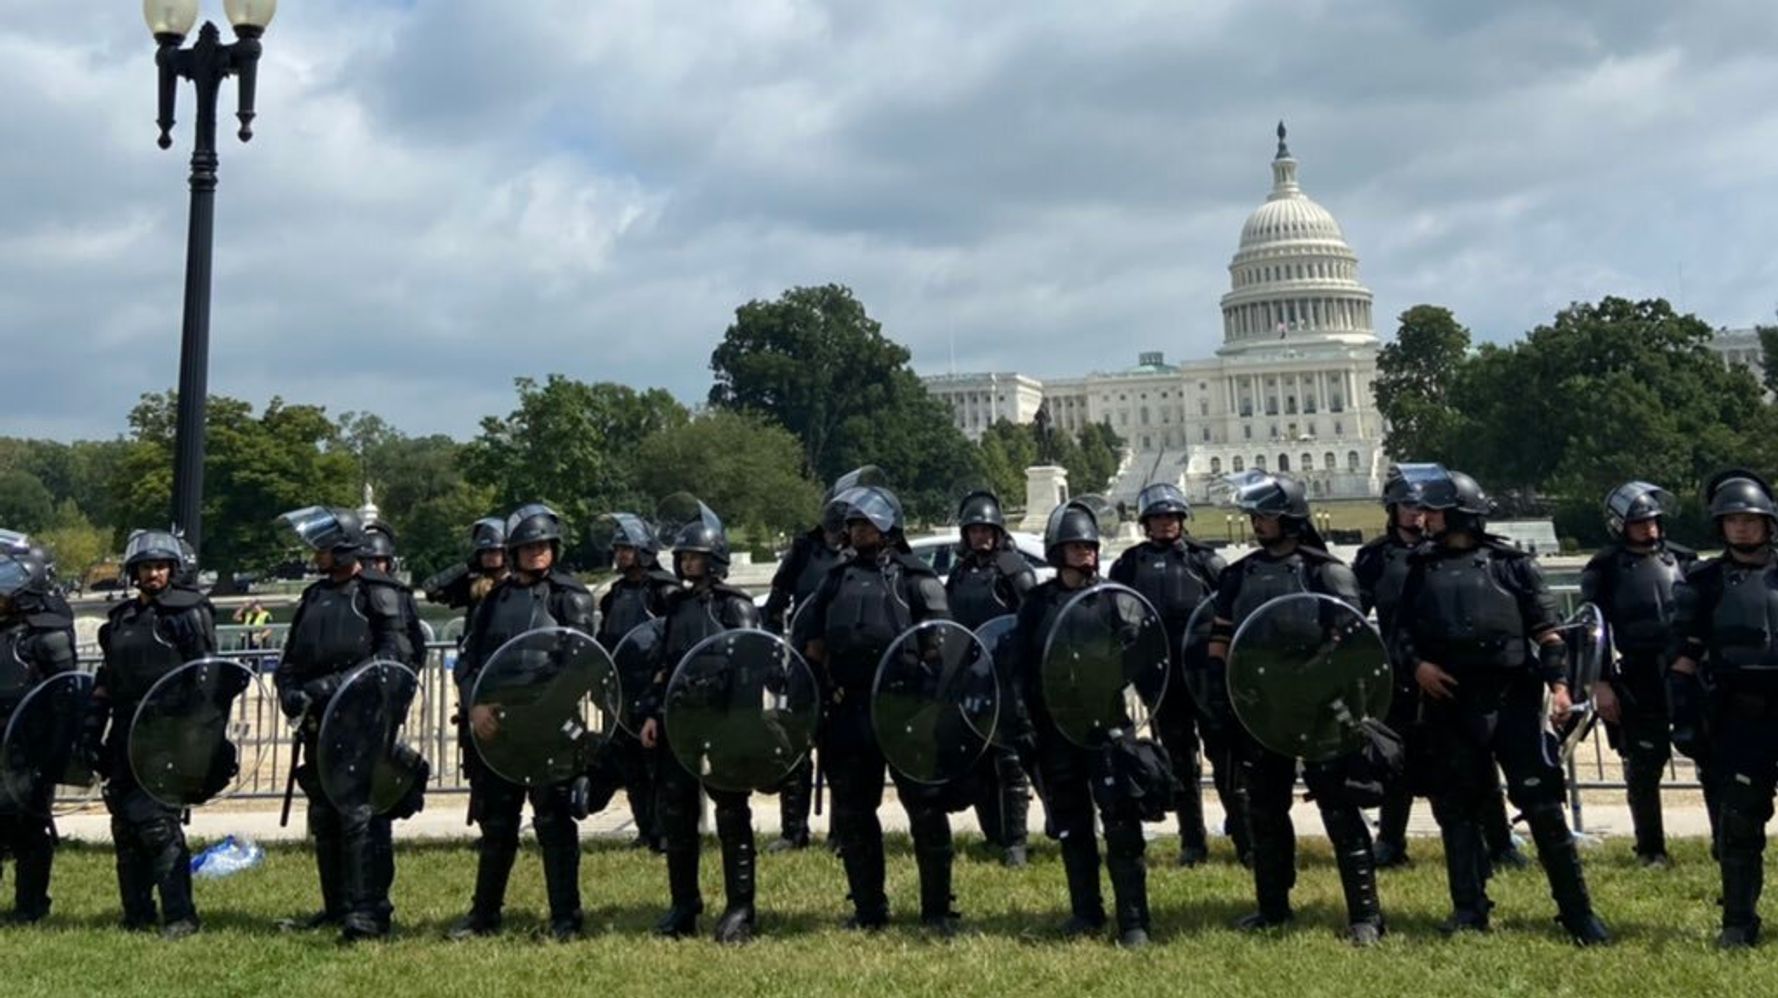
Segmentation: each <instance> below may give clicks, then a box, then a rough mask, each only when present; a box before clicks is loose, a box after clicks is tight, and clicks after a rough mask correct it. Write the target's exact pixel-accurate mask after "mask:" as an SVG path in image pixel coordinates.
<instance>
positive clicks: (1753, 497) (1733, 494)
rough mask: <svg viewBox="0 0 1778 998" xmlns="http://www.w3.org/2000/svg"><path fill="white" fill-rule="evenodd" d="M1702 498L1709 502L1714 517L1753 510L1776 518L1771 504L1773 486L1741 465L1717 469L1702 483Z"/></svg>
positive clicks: (1776, 512)
mask: <svg viewBox="0 0 1778 998" xmlns="http://www.w3.org/2000/svg"><path fill="white" fill-rule="evenodd" d="M1704 500H1705V501H1706V502H1707V503H1709V504H1710V518H1711V519H1713V520H1720V519H1722V518H1723V517H1725V516H1728V515H1729V514H1730V513H1753V514H1755V515H1757V516H1763V517H1765V518H1766V519H1768V520H1778V508H1775V507H1774V506H1773V504H1772V487H1771V486H1770V485H1768V484H1766V480H1765V479H1764V478H1761V477H1760V476H1759V475H1757V474H1755V473H1753V472H1751V471H1747V470H1746V469H1743V468H1732V469H1730V470H1728V471H1722V472H1718V473H1717V474H1716V475H1715V476H1714V477H1712V478H1711V479H1710V481H1709V483H1708V484H1706V485H1705V486H1704Z"/></svg>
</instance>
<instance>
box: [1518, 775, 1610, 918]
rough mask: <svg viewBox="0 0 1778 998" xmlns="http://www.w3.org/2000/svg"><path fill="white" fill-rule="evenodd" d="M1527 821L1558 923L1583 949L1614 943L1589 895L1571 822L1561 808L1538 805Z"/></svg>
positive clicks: (1527, 817)
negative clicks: (1545, 876) (1547, 881)
mask: <svg viewBox="0 0 1778 998" xmlns="http://www.w3.org/2000/svg"><path fill="white" fill-rule="evenodd" d="M1525 820H1526V822H1527V823H1528V824H1530V826H1531V837H1532V841H1534V842H1536V843H1537V858H1538V861H1539V862H1541V863H1542V864H1543V870H1544V873H1545V875H1547V876H1548V877H1549V880H1550V895H1551V896H1552V897H1554V898H1555V901H1556V910H1557V912H1558V915H1557V921H1559V922H1561V923H1562V928H1564V929H1566V930H1568V935H1569V936H1570V937H1571V938H1573V940H1574V942H1575V943H1576V944H1577V945H1580V946H1599V945H1603V944H1605V943H1609V942H1611V933H1609V932H1607V931H1606V929H1605V923H1603V922H1601V921H1600V920H1599V917H1598V916H1597V915H1595V914H1594V913H1593V901H1592V898H1590V897H1589V896H1588V895H1587V881H1586V877H1585V875H1583V874H1582V873H1581V868H1580V850H1578V849H1576V848H1575V845H1574V836H1573V835H1571V834H1570V833H1569V831H1568V820H1567V818H1566V816H1565V815H1563V813H1562V805H1560V804H1553V803H1551V804H1539V805H1537V806H1535V807H1530V808H1527V809H1526V811H1525Z"/></svg>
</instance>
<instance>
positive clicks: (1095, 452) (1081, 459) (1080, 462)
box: [1063, 422, 1124, 494]
mask: <svg viewBox="0 0 1778 998" xmlns="http://www.w3.org/2000/svg"><path fill="white" fill-rule="evenodd" d="M1075 443H1076V447H1075V452H1076V456H1075V457H1074V460H1073V462H1072V463H1065V464H1064V465H1063V467H1065V468H1067V469H1068V490H1069V491H1070V492H1073V493H1079V494H1084V493H1088V492H1103V491H1105V489H1106V488H1107V487H1108V486H1110V484H1111V478H1112V476H1113V475H1116V474H1117V466H1118V464H1119V463H1120V461H1121V459H1122V456H1123V455H1122V452H1123V447H1124V441H1123V438H1122V437H1119V436H1118V435H1117V431H1116V430H1113V429H1112V428H1111V424H1110V423H1104V422H1100V423H1088V424H1087V425H1086V426H1083V427H1081V429H1080V434H1079V435H1078V436H1077V437H1075Z"/></svg>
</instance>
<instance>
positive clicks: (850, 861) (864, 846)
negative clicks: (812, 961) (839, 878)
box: [840, 834, 889, 931]
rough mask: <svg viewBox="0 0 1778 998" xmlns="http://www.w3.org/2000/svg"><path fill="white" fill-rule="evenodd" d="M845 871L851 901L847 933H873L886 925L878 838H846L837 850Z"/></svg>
mask: <svg viewBox="0 0 1778 998" xmlns="http://www.w3.org/2000/svg"><path fill="white" fill-rule="evenodd" d="M840 862H841V864H842V865H843V866H844V867H845V868H846V886H847V888H848V891H849V893H848V895H847V896H848V897H849V898H851V900H852V917H851V918H848V919H847V920H846V927H847V928H849V929H863V930H865V931H874V930H876V929H880V928H882V927H883V926H885V925H888V924H889V897H888V895H886V894H884V893H883V839H882V836H881V835H880V834H879V835H874V836H873V835H859V836H854V837H850V838H848V839H847V840H846V841H845V842H844V843H842V844H841V847H840Z"/></svg>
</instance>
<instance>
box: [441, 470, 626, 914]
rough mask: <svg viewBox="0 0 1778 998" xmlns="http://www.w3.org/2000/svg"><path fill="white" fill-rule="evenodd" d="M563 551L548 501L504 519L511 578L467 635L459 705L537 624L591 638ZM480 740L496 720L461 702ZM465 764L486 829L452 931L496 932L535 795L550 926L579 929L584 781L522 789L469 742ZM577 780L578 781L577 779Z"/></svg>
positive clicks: (477, 816)
mask: <svg viewBox="0 0 1778 998" xmlns="http://www.w3.org/2000/svg"><path fill="white" fill-rule="evenodd" d="M561 549H562V520H561V517H559V516H558V515H556V512H555V511H554V510H552V509H550V508H549V507H548V506H545V505H543V504H542V503H530V504H527V505H524V506H520V507H519V508H518V509H516V510H514V511H513V512H512V514H511V515H510V516H508V517H507V518H506V556H507V562H508V564H509V565H510V566H511V571H510V573H509V574H508V575H507V576H506V578H504V579H502V580H501V581H500V582H498V583H496V584H495V586H494V588H493V589H491V590H489V591H488V595H487V596H486V597H484V598H483V599H482V601H481V603H480V604H479V605H478V606H477V607H476V609H475V616H474V618H473V619H472V620H471V621H470V623H469V629H468V630H467V631H466V632H464V635H463V653H462V654H461V655H460V656H459V657H458V659H457V666H456V669H455V675H454V676H453V677H452V678H453V679H454V680H455V682H456V684H457V692H458V703H460V704H464V705H469V704H471V703H472V698H471V693H472V692H473V691H474V689H475V681H476V677H477V676H478V675H479V674H480V672H481V669H482V667H483V666H484V665H486V664H487V661H488V659H489V657H490V656H492V655H493V654H494V652H496V651H498V650H499V648H500V646H501V645H504V644H505V643H506V642H508V641H510V640H511V639H513V638H515V637H518V636H519V635H521V634H524V633H526V632H528V631H533V630H536V629H537V628H540V627H568V628H573V629H575V630H578V631H581V632H584V633H585V634H587V635H588V636H589V637H590V636H591V635H592V633H593V631H594V625H593V594H592V593H591V592H589V591H588V590H587V588H586V586H584V585H582V584H581V582H580V580H578V579H576V578H575V577H574V576H572V575H570V574H568V573H567V572H566V571H564V570H563V569H562V568H561V567H560V566H559V565H558V562H557V559H558V558H559V557H560V555H561ZM463 709H464V711H465V713H466V714H467V717H468V727H469V729H470V731H471V732H472V733H473V734H474V736H475V737H477V738H479V739H483V740H486V739H489V738H491V737H493V735H494V734H495V733H496V732H497V730H498V726H499V719H498V715H497V713H496V711H495V709H494V708H493V707H492V706H491V705H485V704H476V705H474V706H466V707H464V708H463ZM464 759H465V761H466V763H467V764H468V766H469V784H470V802H471V803H470V817H471V818H472V819H473V820H474V821H475V822H476V824H477V825H478V826H479V827H480V829H481V838H480V840H479V841H478V842H477V843H476V854H477V862H476V872H475V895H474V897H473V899H472V901H471V903H470V908H469V912H468V914H466V915H464V916H463V917H462V918H461V919H458V921H457V923H456V924H455V925H454V926H452V927H451V929H450V931H449V933H448V935H449V937H450V938H451V939H455V940H462V939H469V938H473V937H475V936H485V935H492V934H493V933H495V932H498V931H499V930H500V923H501V909H502V908H503V907H504V906H505V903H506V884H507V880H508V879H509V878H510V877H511V875H512V865H513V862H514V861H515V860H516V859H517V857H518V852H519V830H520V828H521V825H520V817H521V815H522V813H523V811H524V807H525V800H526V798H527V797H528V798H529V799H530V801H531V815H532V827H533V828H534V829H535V830H536V832H537V846H538V851H539V852H541V853H542V854H543V882H544V891H545V893H546V894H547V895H548V898H549V933H550V936H551V937H552V938H554V939H556V940H558V941H566V940H569V939H572V938H575V937H577V936H579V935H580V932H581V928H582V924H583V921H584V915H583V913H582V911H581V907H580V827H579V825H578V824H577V823H576V820H577V817H578V816H580V815H582V814H584V812H580V813H579V814H577V802H576V800H575V797H576V794H577V793H578V794H580V795H582V797H583V798H584V795H586V794H587V793H588V789H587V786H586V778H585V777H578V778H575V779H571V780H564V781H561V782H557V783H551V784H543V785H538V786H533V787H529V788H527V787H525V786H523V785H521V784H518V783H513V782H511V781H509V780H506V779H504V778H502V777H501V776H500V775H499V774H497V773H495V772H494V771H493V770H492V769H490V768H489V767H488V766H487V765H486V764H485V763H483V762H482V760H481V756H480V755H479V754H477V752H476V751H475V750H474V748H473V747H471V748H470V749H469V750H468V751H466V752H465V753H464ZM577 784H578V785H577Z"/></svg>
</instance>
